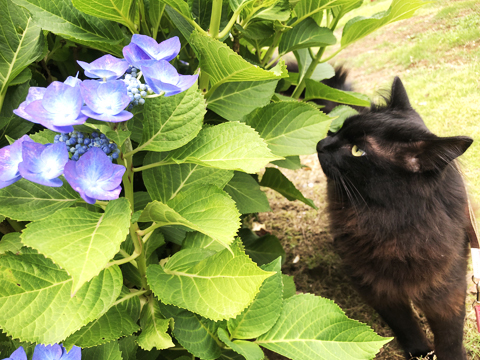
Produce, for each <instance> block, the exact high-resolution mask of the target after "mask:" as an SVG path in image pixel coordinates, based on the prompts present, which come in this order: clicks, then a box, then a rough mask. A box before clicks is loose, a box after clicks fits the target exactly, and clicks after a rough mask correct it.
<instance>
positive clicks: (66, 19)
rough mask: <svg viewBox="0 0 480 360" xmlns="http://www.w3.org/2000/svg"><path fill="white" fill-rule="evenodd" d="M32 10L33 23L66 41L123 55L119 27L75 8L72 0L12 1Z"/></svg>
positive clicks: (122, 39) (122, 38)
mask: <svg viewBox="0 0 480 360" xmlns="http://www.w3.org/2000/svg"><path fill="white" fill-rule="evenodd" d="M13 1H14V2H15V3H16V4H18V5H20V6H23V7H25V8H26V9H27V10H28V11H30V12H31V13H32V16H33V19H34V21H35V24H37V25H38V26H40V27H41V28H42V29H43V30H48V31H51V32H53V33H54V34H58V35H61V36H62V37H63V38H65V39H67V40H71V41H74V42H76V43H80V44H82V45H86V46H90V47H93V48H95V49H98V50H102V51H105V52H108V53H110V54H112V55H115V56H120V57H122V56H123V55H122V48H123V46H122V45H121V44H120V43H121V42H123V41H124V37H123V34H122V31H121V30H120V28H119V26H118V25H117V24H116V23H114V22H111V21H107V20H102V19H98V18H96V17H94V16H90V15H87V14H84V13H82V12H81V11H79V10H77V9H76V8H75V7H74V6H73V4H72V2H71V0H56V1H49V0H13Z"/></svg>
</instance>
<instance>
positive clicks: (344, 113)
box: [328, 105, 358, 132]
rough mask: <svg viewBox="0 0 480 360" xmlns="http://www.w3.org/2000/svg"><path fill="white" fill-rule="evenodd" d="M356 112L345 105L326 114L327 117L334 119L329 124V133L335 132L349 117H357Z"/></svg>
mask: <svg viewBox="0 0 480 360" xmlns="http://www.w3.org/2000/svg"><path fill="white" fill-rule="evenodd" d="M357 114H358V111H357V110H355V109H352V108H351V107H350V106H347V105H340V106H335V108H334V109H333V110H332V111H331V112H330V113H329V114H328V116H331V117H334V118H335V119H334V120H333V121H332V123H331V124H330V129H329V130H330V131H331V132H337V131H338V130H340V128H341V127H342V126H343V123H344V122H345V120H346V119H348V118H349V117H351V116H354V115H357Z"/></svg>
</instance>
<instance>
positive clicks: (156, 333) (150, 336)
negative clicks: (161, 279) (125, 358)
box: [137, 298, 175, 351]
mask: <svg viewBox="0 0 480 360" xmlns="http://www.w3.org/2000/svg"><path fill="white" fill-rule="evenodd" d="M169 323H170V319H165V318H164V317H163V316H162V313H161V312H160V306H159V304H158V302H157V300H156V299H153V298H151V299H149V301H148V303H147V304H146V305H145V306H144V307H143V310H142V315H141V317H140V325H141V326H142V332H141V334H140V335H139V336H138V338H137V342H138V345H140V347H141V348H142V349H144V350H148V351H150V350H152V349H153V348H154V347H155V348H157V349H158V350H163V349H167V348H170V347H174V346H175V344H174V343H173V342H172V338H171V337H170V335H168V334H167V330H168V327H169Z"/></svg>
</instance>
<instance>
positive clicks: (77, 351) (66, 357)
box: [61, 345, 82, 360]
mask: <svg viewBox="0 0 480 360" xmlns="http://www.w3.org/2000/svg"><path fill="white" fill-rule="evenodd" d="M62 351H63V352H62V358H61V360H80V359H81V358H82V349H81V348H79V347H78V346H75V345H74V346H73V347H72V349H71V350H70V351H69V352H67V350H66V349H65V348H64V347H63V346H62Z"/></svg>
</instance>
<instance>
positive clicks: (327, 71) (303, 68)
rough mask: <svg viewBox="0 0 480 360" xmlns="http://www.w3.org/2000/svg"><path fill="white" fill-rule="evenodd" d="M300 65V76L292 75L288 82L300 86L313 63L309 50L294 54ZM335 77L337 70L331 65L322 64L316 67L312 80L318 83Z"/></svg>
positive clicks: (301, 50)
mask: <svg viewBox="0 0 480 360" xmlns="http://www.w3.org/2000/svg"><path fill="white" fill-rule="evenodd" d="M293 54H294V55H295V58H296V59H297V63H298V74H296V73H290V74H289V78H288V81H291V82H292V83H293V84H295V85H298V83H299V82H300V81H302V79H303V78H304V77H305V74H306V72H307V69H308V67H309V66H310V64H311V63H312V57H311V56H310V52H309V51H308V49H299V50H295V51H294V52H293ZM333 76H335V69H334V68H333V66H332V65H330V64H329V63H320V64H318V65H317V66H316V67H315V70H314V72H313V74H312V76H310V79H312V80H316V81H322V80H324V79H330V78H331V77H333Z"/></svg>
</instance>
